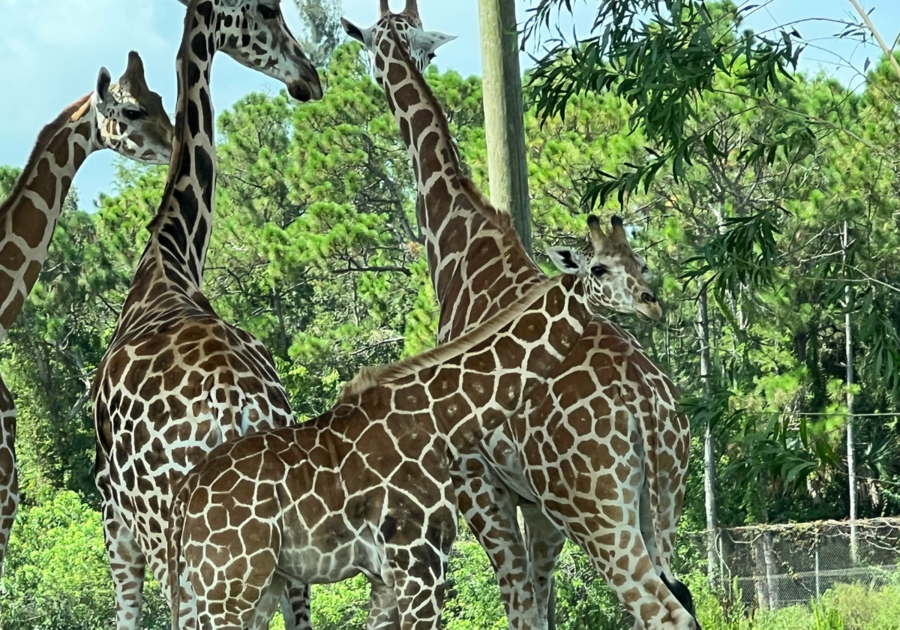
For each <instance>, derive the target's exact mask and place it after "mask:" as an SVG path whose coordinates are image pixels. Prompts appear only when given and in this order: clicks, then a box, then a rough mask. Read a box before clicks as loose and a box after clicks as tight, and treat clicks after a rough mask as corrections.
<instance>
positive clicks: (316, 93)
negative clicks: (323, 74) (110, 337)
mask: <svg viewBox="0 0 900 630" xmlns="http://www.w3.org/2000/svg"><path fill="white" fill-rule="evenodd" d="M288 94H290V95H291V98H294V99H296V100H298V101H300V102H301V103H307V102H309V101H318V100H321V98H322V83H321V81H319V73H318V71H317V70H316V69H315V67H313V65H312V64H310V65H309V72H308V73H307V76H305V77H302V78H300V79H297V80H296V81H294V82H293V83H291V84H290V85H288Z"/></svg>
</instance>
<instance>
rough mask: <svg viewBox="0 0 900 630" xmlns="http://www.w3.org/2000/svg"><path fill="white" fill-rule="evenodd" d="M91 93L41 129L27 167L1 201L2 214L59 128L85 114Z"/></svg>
mask: <svg viewBox="0 0 900 630" xmlns="http://www.w3.org/2000/svg"><path fill="white" fill-rule="evenodd" d="M91 94H93V93H91ZM91 94H87V95H86V96H82V97H81V98H80V99H78V100H77V101H75V102H74V103H72V104H71V105H69V106H68V107H66V108H65V109H64V110H63V111H62V113H61V114H60V115H59V116H57V117H56V118H55V119H54V120H53V122H51V123H48V124H46V125H44V128H43V129H41V131H40V133H38V137H37V140H36V141H35V143H34V148H33V149H32V150H31V154H30V155H29V156H28V161H27V162H26V163H25V168H23V169H22V172H21V173H20V174H19V177H18V179H16V183H15V185H14V186H13V189H12V192H11V193H10V194H9V197H7V198H6V201H4V202H3V203H0V216H3V215H5V214H6V213H8V212H9V209H10V208H11V207H12V205H13V204H14V203H15V202H16V199H17V198H18V197H19V196H20V195H21V194H22V191H24V190H25V187H26V186H27V185H28V179H29V177H30V176H31V173H32V172H34V169H35V168H37V165H38V162H39V161H40V159H41V156H42V155H43V154H44V152H45V151H46V150H47V147H49V146H50V142H51V141H52V140H53V137H54V136H55V135H56V134H57V133H59V130H60V129H62V128H63V127H65V126H66V125H67V124H68V123H69V122H71V121H72V120H75V119H77V118H80V117H81V116H83V115H84V112H85V110H86V109H87V108H88V107H89V106H90V99H91Z"/></svg>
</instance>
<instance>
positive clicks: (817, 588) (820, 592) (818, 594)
mask: <svg viewBox="0 0 900 630" xmlns="http://www.w3.org/2000/svg"><path fill="white" fill-rule="evenodd" d="M821 596H822V588H821V586H820V585H819V541H818V540H817V541H816V601H817V602H818V601H819V598H820V597H821Z"/></svg>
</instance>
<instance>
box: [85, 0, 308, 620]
mask: <svg viewBox="0 0 900 630" xmlns="http://www.w3.org/2000/svg"><path fill="white" fill-rule="evenodd" d="M220 50H221V51H222V52H225V53H226V54H228V55H229V56H231V57H233V58H235V59H236V60H237V61H239V62H240V63H242V64H243V65H245V66H248V67H250V68H253V69H255V70H258V71H260V72H263V73H265V74H267V75H269V76H272V77H274V78H276V79H279V80H280V81H282V82H283V83H284V84H285V85H287V86H288V91H289V93H290V94H291V95H292V96H293V97H294V98H296V99H298V100H301V101H307V100H311V99H320V98H321V97H322V87H321V84H320V82H319V76H318V73H317V72H316V69H315V68H314V67H313V65H312V64H311V63H310V62H309V61H308V60H307V59H306V57H305V55H304V54H303V52H302V50H301V49H300V47H299V45H298V44H297V42H296V40H295V39H294V38H293V36H292V35H291V34H290V32H289V31H288V30H287V27H286V26H285V24H284V20H283V17H282V15H281V11H280V4H279V0H191V2H190V3H189V6H188V9H187V11H186V14H185V22H184V32H183V37H182V41H181V46H180V49H179V52H178V57H177V63H176V66H177V77H178V104H177V112H176V122H175V143H174V148H173V156H172V159H171V163H170V168H169V174H168V179H167V182H166V188H165V192H164V194H163V200H162V203H161V205H160V207H159V210H158V212H157V215H156V217H155V218H154V220H153V221H152V222H151V224H150V226H149V231H150V239H149V242H148V244H147V246H146V249H145V250H144V253H143V254H142V256H141V258H140V261H139V263H138V267H137V270H136V272H135V274H134V277H133V279H132V283H131V287H130V289H129V292H128V295H127V297H126V300H125V303H124V305H123V308H122V312H121V313H120V315H119V319H118V322H117V324H116V328H115V330H114V332H113V337H112V339H111V341H110V345H109V347H108V348H107V351H106V353H105V354H104V357H103V359H102V360H101V363H100V365H99V366H98V369H97V374H96V376H95V379H94V382H93V387H92V399H93V411H94V425H95V430H96V436H97V449H96V461H95V481H96V484H97V488H98V489H99V491H100V495H101V499H102V511H103V528H104V537H105V541H106V547H107V552H108V557H109V562H110V570H111V574H112V579H113V586H114V591H115V597H116V625H117V628H118V630H133V629H135V628H137V627H138V626H139V624H140V612H141V602H142V590H143V581H144V574H145V569H146V567H147V566H149V567H150V569H151V570H152V571H153V573H154V575H155V576H156V577H157V579H159V580H160V582H161V583H163V584H164V583H166V579H167V578H166V571H167V564H166V558H165V555H166V542H165V539H164V536H163V531H164V525H165V521H166V518H167V516H168V509H169V504H170V501H171V493H172V490H173V488H174V486H175V484H176V483H177V482H178V481H179V480H180V478H181V476H182V475H183V474H184V473H185V472H187V470H189V469H190V467H191V466H192V464H193V463H194V462H195V461H197V460H198V459H199V458H200V457H201V456H202V455H203V453H205V452H206V451H208V450H210V449H212V447H213V446H215V445H216V444H218V443H219V442H221V441H224V440H226V439H228V438H231V437H234V436H236V435H239V434H243V433H246V432H249V431H253V430H256V429H260V428H269V427H277V426H285V425H287V424H288V423H289V422H291V421H292V414H291V409H290V404H289V402H288V398H287V394H286V393H285V391H284V388H283V387H282V385H281V382H280V380H279V378H278V374H277V373H276V371H275V367H274V363H273V361H272V358H271V356H270V355H269V353H268V352H267V351H266V349H265V348H264V347H263V346H262V344H261V343H260V342H259V341H258V340H256V339H254V338H253V337H251V336H250V335H248V334H247V333H246V332H244V331H242V330H240V329H238V328H236V327H234V326H230V325H228V324H226V323H225V322H224V321H222V320H221V319H220V318H219V317H218V316H217V315H216V313H215V312H214V310H213V308H212V306H211V305H210V303H209V301H208V300H207V299H206V297H205V296H204V295H203V293H202V291H201V286H202V279H203V269H204V262H205V259H206V251H207V248H208V246H209V239H210V233H211V229H212V211H213V203H214V189H215V179H216V168H215V167H216V161H215V159H216V158H215V144H214V134H213V123H214V119H213V111H212V103H211V98H210V86H209V80H210V79H209V76H210V69H211V66H212V61H213V57H214V55H215V53H216V52H217V51H220ZM289 597H290V600H291V602H290V605H291V607H292V610H291V611H286V612H288V613H289V614H288V619H287V623H288V627H291V625H292V620H291V616H292V615H291V614H290V613H292V612H293V609H297V610H300V611H303V610H306V609H308V603H306V602H307V600H308V597H309V593H308V588H306V587H302V588H301V587H292V588H291V589H290V593H289ZM296 602H300V603H299V604H297V603H296ZM303 623H305V621H304V620H303V619H299V620H298V619H297V617H296V616H295V617H294V619H293V625H295V626H298V627H299V626H301V625H303Z"/></svg>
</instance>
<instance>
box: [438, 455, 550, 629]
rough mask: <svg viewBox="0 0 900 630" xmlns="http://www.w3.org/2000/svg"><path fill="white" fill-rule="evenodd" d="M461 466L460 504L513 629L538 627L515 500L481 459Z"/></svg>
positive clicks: (466, 459)
mask: <svg viewBox="0 0 900 630" xmlns="http://www.w3.org/2000/svg"><path fill="white" fill-rule="evenodd" d="M459 467H460V468H461V469H462V470H465V475H464V477H462V478H458V477H457V476H456V475H457V474H459V473H456V474H455V475H454V484H455V486H456V488H455V489H456V500H457V504H458V505H459V509H460V512H461V513H462V516H463V518H465V520H466V523H467V524H468V526H469V530H470V531H471V532H472V534H473V535H474V536H475V539H476V540H478V543H479V544H480V545H481V548H482V549H484V552H485V554H487V557H488V560H489V561H490V563H491V567H492V568H493V569H494V575H495V577H496V579H497V584H498V586H499V587H500V598H501V600H502V602H503V608H504V609H505V612H506V618H507V621H508V624H509V629H510V630H532V629H534V628H538V625H537V619H536V615H537V611H536V609H535V596H534V592H533V589H532V582H531V581H530V580H529V579H528V577H529V567H528V552H527V549H526V547H525V543H524V541H523V540H522V534H521V532H520V530H519V526H518V523H517V522H516V501H515V498H514V496H513V494H512V492H511V491H510V490H509V489H507V488H506V487H505V486H504V485H503V483H501V482H500V481H499V480H498V479H496V478H494V476H493V475H492V474H491V473H490V472H489V471H487V469H486V468H485V467H484V464H483V463H482V462H481V460H480V459H478V458H477V456H465V457H464V458H463V459H462V460H461V465H460V466H459ZM454 472H456V471H454Z"/></svg>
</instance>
